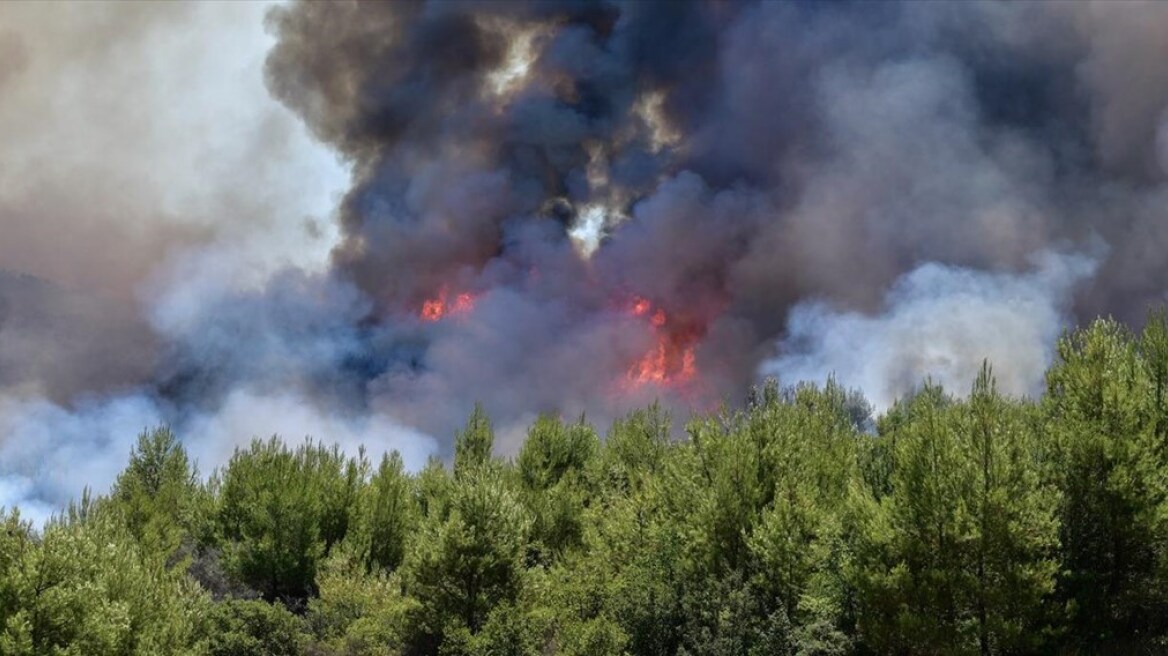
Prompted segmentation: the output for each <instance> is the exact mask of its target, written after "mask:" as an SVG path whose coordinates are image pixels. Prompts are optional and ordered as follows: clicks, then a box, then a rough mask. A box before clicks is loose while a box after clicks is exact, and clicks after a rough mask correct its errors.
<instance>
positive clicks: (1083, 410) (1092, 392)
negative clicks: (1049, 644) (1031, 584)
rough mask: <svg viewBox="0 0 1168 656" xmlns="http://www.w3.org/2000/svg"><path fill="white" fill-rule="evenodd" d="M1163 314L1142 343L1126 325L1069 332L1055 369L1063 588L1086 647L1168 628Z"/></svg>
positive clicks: (1053, 432)
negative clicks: (1162, 432)
mask: <svg viewBox="0 0 1168 656" xmlns="http://www.w3.org/2000/svg"><path fill="white" fill-rule="evenodd" d="M1160 330H1161V327H1160V326H1159V325H1158V324H1157V322H1156V320H1155V318H1153V320H1152V321H1150V323H1149V327H1148V329H1147V332H1146V334H1145V336H1144V338H1143V339H1142V342H1141V344H1140V345H1139V346H1138V347H1137V344H1136V343H1135V340H1134V338H1133V336H1132V335H1131V334H1130V332H1129V331H1128V330H1127V329H1126V328H1124V327H1123V326H1122V325H1120V324H1119V323H1117V322H1115V321H1113V320H1110V319H1107V320H1103V319H1101V320H1097V321H1096V322H1094V323H1093V324H1091V326H1089V327H1088V328H1086V329H1083V330H1079V331H1075V332H1073V333H1070V334H1068V335H1065V336H1064V337H1063V338H1062V339H1060V340H1059V343H1058V348H1057V352H1058V359H1057V361H1056V362H1055V364H1054V365H1053V366H1052V367H1051V368H1050V370H1049V371H1048V372H1047V395H1046V398H1045V399H1044V408H1045V411H1046V430H1047V432H1048V433H1049V434H1050V436H1051V440H1052V442H1053V445H1054V446H1053V450H1054V457H1055V458H1056V460H1057V465H1056V466H1055V467H1054V468H1053V475H1054V476H1055V480H1056V482H1057V483H1058V485H1059V487H1060V488H1061V489H1062V490H1063V504H1062V508H1061V520H1062V523H1061V525H1062V535H1061V537H1062V543H1063V569H1064V571H1065V573H1066V574H1065V576H1064V577H1063V578H1062V580H1061V582H1060V588H1061V590H1060V591H1061V594H1062V597H1063V599H1064V600H1065V601H1066V602H1067V604H1068V605H1069V608H1070V611H1071V618H1070V626H1071V631H1072V638H1073V639H1074V640H1075V641H1076V642H1078V643H1081V644H1082V645H1083V646H1084V648H1088V649H1091V648H1093V647H1092V645H1099V644H1115V643H1116V641H1118V640H1132V641H1134V642H1133V643H1132V644H1131V646H1130V648H1131V649H1137V648H1139V647H1138V645H1139V644H1140V643H1141V642H1142V643H1143V644H1144V645H1147V644H1149V643H1148V641H1149V640H1151V639H1152V638H1155V637H1156V636H1163V635H1165V633H1166V631H1168V622H1166V620H1165V618H1166V617H1168V590H1166V588H1165V586H1164V585H1163V582H1162V579H1161V578H1160V577H1161V573H1162V572H1163V571H1164V569H1165V565H1166V563H1165V556H1166V551H1168V550H1166V545H1165V542H1166V540H1168V527H1166V525H1165V482H1164V472H1165V471H1168V470H1166V467H1168V462H1165V454H1166V452H1165V449H1164V442H1163V439H1162V437H1161V436H1159V435H1158V432H1159V425H1160V419H1159V418H1160V416H1161V415H1160V414H1159V410H1158V404H1159V403H1160V402H1161V397H1160V395H1161V394H1162V390H1159V389H1157V388H1158V386H1159V385H1160V384H1161V382H1162V381H1161V382H1157V381H1158V380H1159V376H1161V374H1162V372H1161V371H1160V369H1161V367H1162V363H1161V362H1160V361H1159V360H1158V358H1159V357H1160V356H1158V355H1153V357H1154V358H1156V360H1155V361H1154V362H1149V361H1148V360H1147V359H1146V357H1147V356H1148V355H1152V354H1158V353H1160V340H1161V339H1162V338H1161V336H1160V334H1159V331H1160Z"/></svg>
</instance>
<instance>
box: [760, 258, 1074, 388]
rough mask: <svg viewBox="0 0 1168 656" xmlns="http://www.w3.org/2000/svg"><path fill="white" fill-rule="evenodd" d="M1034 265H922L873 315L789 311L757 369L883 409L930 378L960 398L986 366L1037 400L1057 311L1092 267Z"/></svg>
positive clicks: (1061, 321)
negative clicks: (993, 268)
mask: <svg viewBox="0 0 1168 656" xmlns="http://www.w3.org/2000/svg"><path fill="white" fill-rule="evenodd" d="M1037 265H1038V266H1037V268H1036V270H1034V271H1033V272H1028V273H1025V274H1003V273H997V274H995V273H988V272H985V271H977V270H971V269H963V268H959V267H952V266H946V265H943V264H936V263H929V264H924V265H921V266H920V267H918V268H916V269H914V270H913V271H911V272H909V273H908V274H906V275H905V276H903V277H902V278H901V279H900V280H898V281H897V282H896V284H894V285H893V287H892V289H891V290H889V292H888V296H887V298H886V300H885V307H884V308H883V309H882V311H881V312H880V313H879V314H877V315H875V316H872V315H867V314H862V313H859V312H847V311H842V312H841V311H837V310H834V309H832V308H831V307H830V305H829V304H827V303H825V302H817V301H808V302H804V303H800V304H798V305H796V306H795V307H794V308H792V310H791V314H790V318H789V320H788V330H787V337H786V338H785V339H784V340H783V342H782V345H781V346H782V348H781V350H782V351H783V355H782V356H780V357H778V358H776V359H774V360H770V361H768V362H766V363H764V364H763V367H762V371H763V373H766V374H771V375H774V376H775V377H777V378H778V379H779V380H780V381H782V380H790V381H803V380H810V381H815V382H819V383H823V382H825V381H826V378H827V377H828V376H833V377H835V378H836V380H837V381H838V382H840V383H841V384H843V385H846V386H849V387H854V388H858V389H862V390H864V392H865V394H866V396H867V397H868V399H869V400H870V401H871V402H872V404H873V405H874V406H875V407H876V408H877V409H878V410H885V409H887V408H888V407H889V406H891V405H892V403H893V402H894V401H895V400H896V399H898V398H903V397H904V396H905V395H907V394H910V393H912V392H913V391H914V390H915V389H916V388H917V387H918V386H919V385H920V384H921V383H922V382H923V381H925V380H926V379H931V380H932V382H934V383H939V384H941V386H942V387H944V388H945V389H948V390H952V391H955V392H958V393H960V392H962V391H964V390H965V389H966V388H967V387H968V386H969V385H970V383H971V381H972V380H974V378H976V377H977V374H978V370H979V369H980V367H981V363H982V359H984V360H989V361H990V362H993V363H995V365H996V366H995V367H994V375H995V377H996V378H997V382H998V384H999V386H1000V388H1001V389H1002V391H1004V392H1006V393H1007V394H1013V395H1016V396H1038V395H1039V394H1040V393H1041V392H1042V389H1043V383H1044V380H1043V375H1042V374H1043V372H1044V371H1045V369H1046V368H1047V367H1048V366H1049V365H1050V363H1051V359H1052V358H1053V355H1054V345H1055V340H1056V339H1057V338H1058V335H1059V333H1060V332H1061V330H1062V328H1063V326H1064V325H1065V324H1066V318H1065V316H1064V313H1063V312H1062V311H1061V308H1062V307H1065V306H1067V305H1068V304H1069V296H1070V292H1071V290H1072V289H1073V285H1074V284H1075V283H1077V282H1078V281H1079V280H1081V279H1083V278H1085V277H1087V276H1088V275H1090V274H1091V273H1092V270H1093V269H1094V262H1093V261H1092V260H1090V259H1088V258H1086V257H1083V256H1075V255H1059V254H1053V253H1042V254H1040V257H1039V258H1038V262H1037Z"/></svg>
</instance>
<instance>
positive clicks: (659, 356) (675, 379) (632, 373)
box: [626, 297, 697, 386]
mask: <svg viewBox="0 0 1168 656" xmlns="http://www.w3.org/2000/svg"><path fill="white" fill-rule="evenodd" d="M629 311H630V313H631V314H632V315H633V316H637V317H645V318H647V319H648V320H649V325H651V326H653V332H654V335H655V337H656V344H655V345H654V346H653V348H652V349H650V350H649V352H648V353H646V354H645V355H643V356H642V357H641V358H640V359H639V360H637V361H636V362H635V363H633V365H632V366H631V367H629V370H628V373H627V374H626V379H627V382H628V383H629V384H631V385H633V386H641V385H645V384H650V383H652V384H657V385H681V384H685V383H688V382H689V381H691V380H693V378H694V377H695V376H696V375H697V368H696V366H695V364H694V346H695V342H696V341H697V334H696V333H695V332H694V331H692V330H686V329H684V327H682V326H676V325H669V324H670V321H669V316H668V315H667V314H666V313H665V310H664V309H662V308H654V307H653V304H652V302H650V301H649V300H648V299H645V298H641V297H635V298H634V299H633V301H632V303H631V304H630V305H629Z"/></svg>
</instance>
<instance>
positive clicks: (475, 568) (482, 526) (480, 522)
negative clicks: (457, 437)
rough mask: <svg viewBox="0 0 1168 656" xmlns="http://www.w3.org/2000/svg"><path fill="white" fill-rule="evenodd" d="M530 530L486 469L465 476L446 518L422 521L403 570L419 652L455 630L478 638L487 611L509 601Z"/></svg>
mask: <svg viewBox="0 0 1168 656" xmlns="http://www.w3.org/2000/svg"><path fill="white" fill-rule="evenodd" d="M529 528H530V518H529V517H528V515H527V513H526V511H525V509H524V508H523V506H522V504H521V503H520V502H519V499H518V496H517V495H516V493H515V492H514V491H512V490H511V489H509V488H508V487H507V485H505V483H504V481H503V478H502V476H501V475H500V474H499V473H498V472H497V471H496V470H493V469H491V468H478V469H475V470H471V471H469V472H467V473H465V474H464V476H463V477H462V479H461V480H460V481H459V484H458V485H457V486H456V487H455V488H454V490H453V493H452V498H451V499H450V501H449V508H448V512H447V513H446V514H445V516H441V515H430V516H428V517H426V518H425V519H424V520H423V521H422V523H421V525H420V526H419V528H418V531H417V533H416V535H415V536H414V538H413V540H412V541H411V544H410V548H409V551H408V553H407V556H406V560H405V562H404V563H403V565H402V572H403V577H404V581H405V585H406V590H407V592H408V593H409V594H410V596H412V597H414V598H416V599H417V600H418V601H419V602H421V605H422V608H421V611H420V613H419V620H420V628H421V634H420V637H419V641H420V644H421V645H422V647H423V649H427V648H426V647H425V645H427V644H428V645H430V646H431V647H430V648H433V647H434V646H435V645H436V644H438V643H439V642H440V641H441V640H442V638H443V636H445V635H446V634H447V633H449V632H451V631H453V630H455V628H456V627H457V626H462V627H464V628H465V629H466V630H468V631H470V632H471V633H472V634H473V633H477V632H478V630H479V629H480V628H481V627H482V626H483V623H484V622H485V621H486V618H487V616H488V615H489V613H490V612H491V609H492V608H494V607H495V606H496V605H497V604H499V603H504V602H509V601H514V600H515V598H516V596H517V594H518V593H519V591H520V588H521V583H522V578H523V555H524V552H525V548H526V541H527V536H528V530H529Z"/></svg>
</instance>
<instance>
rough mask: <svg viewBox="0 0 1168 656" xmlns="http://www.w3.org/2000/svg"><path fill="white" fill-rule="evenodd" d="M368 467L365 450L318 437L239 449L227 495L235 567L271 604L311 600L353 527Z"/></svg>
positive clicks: (231, 567)
mask: <svg viewBox="0 0 1168 656" xmlns="http://www.w3.org/2000/svg"><path fill="white" fill-rule="evenodd" d="M366 469H367V465H366V463H365V461H364V457H363V455H362V457H361V458H360V459H347V458H345V457H344V455H343V454H341V452H340V450H339V449H338V448H337V447H333V448H331V449H330V448H327V447H325V446H323V445H319V444H315V443H313V442H311V441H308V442H305V443H304V444H302V445H301V446H300V447H299V448H297V449H296V450H295V451H291V450H289V449H288V448H287V447H286V446H284V445H283V444H282V443H281V442H280V441H279V440H278V439H276V438H272V439H270V440H268V441H266V442H265V441H260V440H254V441H253V442H252V443H251V446H250V447H249V448H248V449H247V450H238V449H237V450H236V452H235V455H233V456H232V458H231V461H230V462H229V463H228V465H227V468H226V469H225V470H224V471H223V474H222V478H223V482H222V488H221V491H220V495H219V525H220V529H221V531H222V535H223V537H224V539H225V540H226V544H225V545H224V554H225V560H226V564H227V568H228V571H229V572H231V573H232V574H233V575H234V576H235V577H236V578H238V579H239V580H240V581H242V582H244V583H246V584H247V585H249V586H251V587H252V588H253V589H255V590H257V591H259V592H260V593H261V594H262V595H263V596H264V598H265V599H267V600H269V601H271V600H276V599H285V600H290V601H301V600H304V599H306V598H307V597H309V596H310V595H311V594H312V593H313V592H314V591H315V583H314V580H315V576H316V568H317V565H318V564H319V562H320V561H321V559H323V558H324V557H325V556H326V555H327V554H328V552H329V550H330V549H331V548H332V546H333V545H335V544H336V543H338V542H339V541H340V540H341V539H342V538H344V537H345V535H346V534H347V532H348V528H349V523H350V519H351V518H352V516H353V514H354V512H355V508H356V505H357V504H356V501H357V497H358V494H359V492H360V489H361V485H362V483H363V479H364V477H365V470H366Z"/></svg>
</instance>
